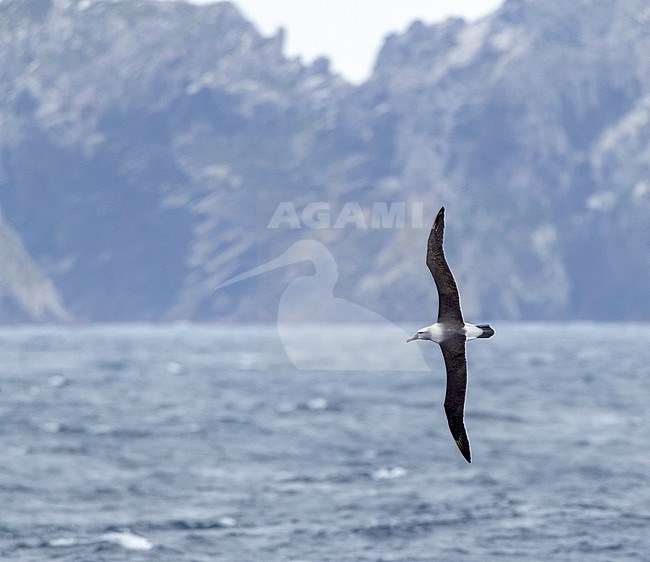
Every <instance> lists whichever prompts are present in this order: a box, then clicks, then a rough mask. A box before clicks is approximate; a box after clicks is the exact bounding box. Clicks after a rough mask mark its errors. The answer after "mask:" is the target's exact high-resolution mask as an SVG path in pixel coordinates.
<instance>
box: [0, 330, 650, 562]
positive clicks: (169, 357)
mask: <svg viewBox="0 0 650 562" xmlns="http://www.w3.org/2000/svg"><path fill="white" fill-rule="evenodd" d="M493 327H494V328H495V330H496V335H495V337H493V338H492V339H490V340H478V341H473V342H469V343H468V358H469V365H470V383H469V394H468V398H467V405H466V425H467V430H468V434H469V438H470V442H471V446H472V464H468V463H466V462H465V460H464V459H463V458H462V457H461V455H460V453H459V452H458V450H457V449H456V446H455V444H454V442H453V440H452V438H451V436H450V434H449V431H448V429H447V423H446V420H445V417H444V411H443V406H442V403H443V399H444V389H445V376H444V370H443V362H442V358H441V356H440V351H439V349H438V348H437V346H436V345H435V344H432V343H430V342H417V343H414V344H409V345H408V346H407V345H406V344H404V345H403V346H402V345H401V342H400V346H399V347H394V348H393V347H387V349H386V366H387V367H390V368H391V370H386V371H381V370H372V371H364V370H363V369H358V368H357V369H356V370H341V369H340V365H342V364H343V365H345V364H346V362H345V357H343V355H344V354H356V357H357V359H358V358H359V357H363V353H364V351H363V350H364V342H369V341H371V340H372V339H373V338H374V337H375V336H376V333H375V332H374V331H373V328H372V327H368V326H352V327H350V326H348V327H336V326H303V327H296V330H300V334H301V335H302V337H306V338H307V339H308V340H310V341H311V342H312V343H313V342H322V345H321V346H320V354H319V357H320V361H321V362H322V365H321V367H320V368H319V369H318V370H300V369H298V368H296V367H295V366H294V365H293V364H292V363H291V361H290V360H289V358H288V354H287V352H286V351H285V349H284V346H283V344H282V341H280V339H279V336H278V332H277V328H276V327H274V326H210V325H203V326H193V325H171V326H162V327H160V326H143V325H138V326H90V327H88V326H86V327H68V328H60V327H47V326H46V327H13V328H8V327H4V328H2V329H0V559H1V560H8V561H12V562H13V561H15V562H19V561H25V560H29V561H45V560H70V561H104V560H106V561H108V560H111V561H113V560H128V561H149V560H156V561H167V560H169V561H181V562H183V561H219V560H225V561H237V562H240V561H242V562H245V561H255V562H258V561H329V560H331V561H359V562H361V561H398V560H399V561H424V560H426V561H454V562H457V561H466V560H467V561H477V562H485V561H488V562H489V561H509V560H512V561H527V560H534V561H556V560H559V561H580V562H584V561H592V560H593V561H609V560H612V561H616V560H634V561H637V560H650V538H649V537H650V451H649V444H650V419H649V411H648V399H649V398H650V392H649V391H650V325H647V324H602V325H597V324H571V325H555V324H502V325H499V324H498V323H494V324H493ZM412 328H417V326H413V327H412ZM355 350H356V351H355ZM418 350H419V351H422V352H423V353H424V354H425V355H426V357H427V361H429V364H430V366H431V370H419V371H409V370H406V369H400V368H399V365H400V364H409V360H410V358H412V357H413V355H412V354H414V353H418V352H419V351H418ZM409 354H411V355H409ZM370 363H372V362H370ZM375 363H376V361H375Z"/></svg>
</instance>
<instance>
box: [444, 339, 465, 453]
mask: <svg viewBox="0 0 650 562" xmlns="http://www.w3.org/2000/svg"><path fill="white" fill-rule="evenodd" d="M440 349H442V356H443V357H444V358H445V366H446V367H447V393H446V394H445V413H446V414H447V421H448V422H449V429H450V430H451V435H452V437H453V438H454V441H456V445H458V448H459V449H460V452H461V453H462V455H463V456H464V457H465V460H466V461H467V462H472V457H471V454H470V450H469V439H468V438H467V432H466V431H465V424H464V423H463V413H464V410H465V389H466V388H467V360H466V359H465V337H464V336H454V337H452V338H449V339H447V340H445V341H443V342H442V343H441V344H440Z"/></svg>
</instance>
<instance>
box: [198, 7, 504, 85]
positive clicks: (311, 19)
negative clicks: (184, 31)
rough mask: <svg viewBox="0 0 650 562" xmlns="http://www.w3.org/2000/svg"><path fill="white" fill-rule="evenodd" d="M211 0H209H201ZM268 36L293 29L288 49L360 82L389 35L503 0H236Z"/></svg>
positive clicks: (473, 13) (471, 14)
mask: <svg viewBox="0 0 650 562" xmlns="http://www.w3.org/2000/svg"><path fill="white" fill-rule="evenodd" d="M195 1H196V2H197V3H206V2H205V0H195ZM233 1H234V3H235V4H236V5H237V6H238V7H239V8H240V9H241V10H242V11H243V12H244V14H245V15H246V16H247V18H248V19H249V20H251V21H252V22H253V23H254V24H255V25H256V26H257V28H258V29H259V30H260V31H261V32H262V33H263V34H264V35H271V34H273V33H275V31H276V30H277V28H278V27H280V26H282V27H284V28H285V29H286V30H287V44H286V53H287V54H288V55H289V56H294V55H300V56H301V57H302V58H303V60H304V61H305V62H309V61H312V60H313V59H314V58H316V57H318V56H320V55H325V56H327V57H328V58H329V59H331V60H332V68H333V69H334V70H335V71H338V72H341V73H342V74H343V75H344V76H345V77H346V78H348V79H350V80H353V81H355V82H359V81H361V80H363V79H364V78H366V77H367V76H368V75H369V73H370V71H371V69H372V65H373V63H374V60H375V57H376V55H377V52H378V50H379V48H380V47H381V45H382V41H383V38H384V37H385V36H386V35H388V34H389V33H390V32H391V31H403V30H404V29H405V28H406V27H407V26H408V25H409V24H410V23H411V22H412V21H414V20H416V19H420V20H422V21H424V22H426V23H433V22H437V21H441V20H443V19H445V18H447V17H449V16H452V15H454V16H463V17H465V18H466V19H470V20H471V19H476V18H478V17H480V16H483V15H485V14H487V13H489V12H492V11H493V10H495V9H496V8H497V7H499V6H500V5H501V4H502V0H347V1H346V0H329V1H328V0H233Z"/></svg>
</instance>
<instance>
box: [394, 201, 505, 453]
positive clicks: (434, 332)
mask: <svg viewBox="0 0 650 562" xmlns="http://www.w3.org/2000/svg"><path fill="white" fill-rule="evenodd" d="M444 230H445V208H444V207H442V208H441V209H440V211H438V216H436V220H435V221H434V223H433V227H432V228H431V233H430V234H429V243H428V246H427V267H428V268H429V271H431V275H433V280H434V281H435V283H436V288H437V289H438V321H437V322H436V323H435V324H432V325H431V326H427V327H426V328H422V329H420V330H418V331H417V333H416V334H415V335H414V336H413V337H412V338H409V339H408V340H406V341H407V342H410V341H414V340H431V341H434V342H436V343H437V344H438V345H439V346H440V349H441V350H442V356H443V357H444V359H445V367H446V368H447V393H446V394H445V413H446V414H447V421H448V422H449V429H450V430H451V435H452V437H453V438H454V441H456V445H458V448H459V449H460V452H461V453H462V455H463V457H465V460H466V461H467V462H472V457H471V454H470V450H469V439H468V438H467V432H466V431H465V425H464V423H463V412H464V409H465V389H466V387H467V360H466V359H465V342H466V341H468V340H474V339H477V338H490V337H492V336H493V335H494V330H493V329H492V328H491V327H490V326H489V325H488V324H478V325H476V326H475V325H474V324H468V323H467V322H465V321H464V320H463V313H462V312H461V310H460V296H459V295H458V287H456V281H455V280H454V276H453V275H452V273H451V269H449V266H448V265H447V260H445V254H444V252H443V250H442V238H443V234H444Z"/></svg>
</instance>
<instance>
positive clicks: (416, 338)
mask: <svg viewBox="0 0 650 562" xmlns="http://www.w3.org/2000/svg"><path fill="white" fill-rule="evenodd" d="M419 339H420V338H418V335H417V334H415V335H414V336H413V337H412V338H409V339H407V340H406V343H408V342H410V341H413V340H419Z"/></svg>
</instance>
